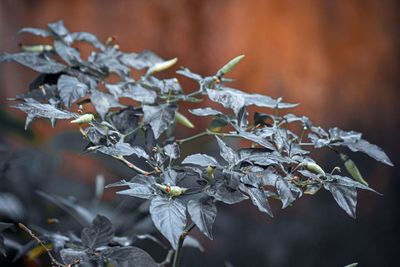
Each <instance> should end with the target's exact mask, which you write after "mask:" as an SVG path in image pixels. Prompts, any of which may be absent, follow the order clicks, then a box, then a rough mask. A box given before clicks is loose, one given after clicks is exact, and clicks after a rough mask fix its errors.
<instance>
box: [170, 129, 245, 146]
mask: <svg viewBox="0 0 400 267" xmlns="http://www.w3.org/2000/svg"><path fill="white" fill-rule="evenodd" d="M207 135H217V136H222V137H240V136H239V135H237V134H231V133H217V132H211V131H209V130H206V131H204V132H201V133H198V134H195V135H193V136H190V137H188V138H184V139H180V140H177V141H176V142H177V143H178V144H183V143H186V142H189V141H193V140H196V139H198V138H200V137H203V136H207Z"/></svg>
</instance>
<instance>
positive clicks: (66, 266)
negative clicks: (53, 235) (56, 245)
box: [18, 223, 80, 267]
mask: <svg viewBox="0 0 400 267" xmlns="http://www.w3.org/2000/svg"><path fill="white" fill-rule="evenodd" d="M18 226H19V227H20V228H21V229H22V230H24V231H25V232H27V233H28V234H29V235H30V236H31V237H32V238H33V239H35V241H36V242H37V243H38V244H39V245H40V246H42V247H43V249H44V250H45V251H46V253H47V255H49V258H50V260H51V263H52V265H54V266H58V267H68V266H74V265H77V264H79V263H80V261H79V260H76V261H74V262H73V263H70V264H62V263H60V262H59V261H58V260H57V259H56V258H55V257H54V256H53V254H52V253H51V250H50V249H49V248H48V247H47V246H46V244H44V243H43V241H42V240H40V239H39V237H37V236H36V235H35V234H34V233H33V232H32V230H31V229H29V228H28V227H27V226H25V225H24V224H22V223H19V224H18Z"/></svg>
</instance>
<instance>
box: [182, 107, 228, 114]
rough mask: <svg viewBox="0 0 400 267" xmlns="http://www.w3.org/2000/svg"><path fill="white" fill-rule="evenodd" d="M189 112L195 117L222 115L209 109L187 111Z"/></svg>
mask: <svg viewBox="0 0 400 267" xmlns="http://www.w3.org/2000/svg"><path fill="white" fill-rule="evenodd" d="M189 112H190V113H192V114H193V115H196V116H217V115H223V114H222V113H221V112H219V111H218V110H215V109H213V108H210V107H206V108H195V109H189Z"/></svg>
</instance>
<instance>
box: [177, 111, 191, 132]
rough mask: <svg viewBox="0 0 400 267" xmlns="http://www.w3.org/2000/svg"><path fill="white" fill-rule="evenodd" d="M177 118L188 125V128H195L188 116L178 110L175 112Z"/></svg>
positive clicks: (179, 121) (184, 124)
mask: <svg viewBox="0 0 400 267" xmlns="http://www.w3.org/2000/svg"><path fill="white" fill-rule="evenodd" d="M175 120H176V121H177V122H178V123H180V124H182V125H183V126H186V127H188V128H191V129H193V128H194V125H193V123H192V122H191V121H190V120H189V119H188V118H186V117H185V116H184V115H183V114H182V113H180V112H178V111H177V112H175Z"/></svg>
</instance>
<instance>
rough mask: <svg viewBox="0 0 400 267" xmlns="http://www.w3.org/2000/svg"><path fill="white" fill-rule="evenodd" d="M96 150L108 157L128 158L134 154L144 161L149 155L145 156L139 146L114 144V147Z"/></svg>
mask: <svg viewBox="0 0 400 267" xmlns="http://www.w3.org/2000/svg"><path fill="white" fill-rule="evenodd" d="M97 150H98V151H100V152H101V153H104V154H107V155H110V156H130V155H133V154H134V155H136V156H138V157H142V158H145V159H148V158H149V155H147V153H146V151H144V149H143V148H141V147H139V146H131V145H130V144H128V143H116V144H115V145H113V146H108V147H107V146H102V147H100V148H98V149H97Z"/></svg>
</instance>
